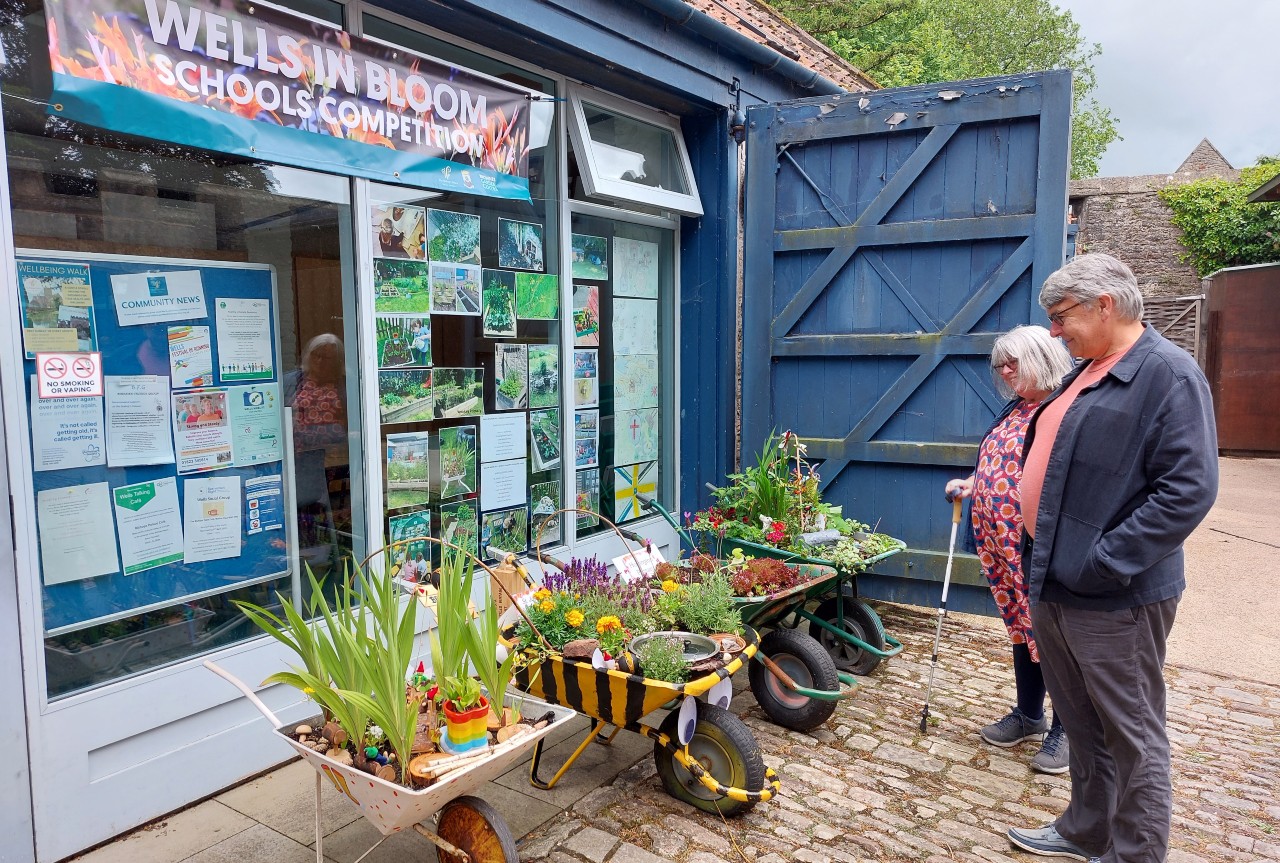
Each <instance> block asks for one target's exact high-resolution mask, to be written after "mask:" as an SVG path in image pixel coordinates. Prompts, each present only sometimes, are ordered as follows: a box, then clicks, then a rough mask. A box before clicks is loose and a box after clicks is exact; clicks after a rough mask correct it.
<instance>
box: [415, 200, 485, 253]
mask: <svg viewBox="0 0 1280 863" xmlns="http://www.w3.org/2000/svg"><path fill="white" fill-rule="evenodd" d="M427 256H428V257H429V258H430V259H431V262H432V263H442V264H443V263H448V264H474V265H475V266H480V217H479V216H472V215H469V214H467V213H455V212H453V211H452V210H427Z"/></svg>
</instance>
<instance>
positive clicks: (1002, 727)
mask: <svg viewBox="0 0 1280 863" xmlns="http://www.w3.org/2000/svg"><path fill="white" fill-rule="evenodd" d="M1048 730H1049V717H1048V715H1047V714H1046V715H1045V716H1041V717H1040V718H1039V719H1036V720H1031V719H1028V718H1027V715H1026V714H1025V713H1023V712H1022V711H1021V710H1019V709H1018V708H1016V707H1015V708H1013V710H1012V711H1011V712H1010V713H1009V715H1008V716H1006V717H1005V718H1004V719H1001V720H1000V721H999V722H993V723H991V724H990V725H988V726H987V727H986V728H984V729H982V730H981V731H979V732H978V734H980V735H981V736H982V739H983V740H985V741H987V742H988V743H990V744H991V745H992V746H999V747H1001V748H1002V749H1008V748H1009V747H1010V746H1017V745H1018V744H1019V743H1021V742H1022V741H1024V740H1030V739H1031V738H1032V737H1039V736H1040V735H1042V734H1044V733H1045V732H1046V731H1048Z"/></svg>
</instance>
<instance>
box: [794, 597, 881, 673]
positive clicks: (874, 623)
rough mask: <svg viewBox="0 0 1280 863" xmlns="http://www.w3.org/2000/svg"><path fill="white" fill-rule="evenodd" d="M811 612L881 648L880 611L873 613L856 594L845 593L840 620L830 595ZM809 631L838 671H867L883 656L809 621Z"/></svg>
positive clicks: (872, 668)
mask: <svg viewBox="0 0 1280 863" xmlns="http://www.w3.org/2000/svg"><path fill="white" fill-rule="evenodd" d="M814 616H816V617H817V618H819V619H820V620H825V621H827V623H830V624H831V625H832V626H834V627H837V628H840V629H843V630H844V631H845V632H847V633H849V634H850V635H852V636H854V637H855V638H859V639H861V640H863V641H865V642H866V643H867V644H869V645H871V646H872V647H874V648H876V649H878V650H884V646H885V636H884V624H882V623H881V622H880V615H878V614H876V613H875V611H874V610H873V609H872V608H871V606H869V605H867V604H866V603H865V602H863V601H862V600H860V599H858V598H857V597H856V596H852V595H851V594H849V593H847V592H846V593H845V596H844V620H843V621H840V620H838V619H837V617H836V600H835V599H834V598H832V599H828V600H824V601H823V602H822V603H821V604H819V605H818V608H817V610H816V611H815V612H814ZM842 624H843V625H842ZM809 634H810V635H812V636H813V637H814V638H816V639H817V640H818V643H819V644H821V645H822V646H823V648H825V649H826V651H827V653H828V654H829V655H830V656H831V658H832V659H833V660H834V661H835V664H836V668H838V669H840V670H841V671H847V672H849V673H851V674H861V675H866V674H870V673H871V672H872V671H875V669H876V666H877V665H879V664H880V660H881V659H883V658H884V657H882V656H878V655H876V654H874V653H872V652H871V651H869V650H863V649H862V648H861V647H859V646H858V645H856V644H854V643H852V642H850V641H849V640H847V639H844V638H841V637H840V636H838V635H836V634H835V633H834V632H829V631H827V630H825V629H823V628H822V627H821V626H818V624H816V623H810V624H809Z"/></svg>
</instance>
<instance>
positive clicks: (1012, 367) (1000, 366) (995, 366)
mask: <svg viewBox="0 0 1280 863" xmlns="http://www.w3.org/2000/svg"><path fill="white" fill-rule="evenodd" d="M1006 368H1008V369H1009V371H1011V372H1013V373H1015V374H1016V373H1017V371H1018V361H1017V360H1005V361H1004V362H1002V363H997V362H994V361H993V362H992V363H991V370H992V371H994V372H1002V371H1004V370H1005V369H1006Z"/></svg>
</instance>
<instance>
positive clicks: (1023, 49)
mask: <svg viewBox="0 0 1280 863" xmlns="http://www.w3.org/2000/svg"><path fill="white" fill-rule="evenodd" d="M774 5H775V6H777V8H778V9H779V10H780V11H781V12H782V13H783V14H785V15H787V16H788V17H790V18H791V19H792V20H793V21H795V22H796V23H797V24H799V25H800V26H801V27H803V28H804V29H806V30H808V31H809V32H810V33H812V34H813V35H814V36H816V37H817V38H818V39H820V40H822V41H823V42H824V43H826V44H827V45H828V46H829V47H831V48H832V49H833V50H834V51H836V52H837V53H838V54H840V55H841V56H842V57H844V58H845V59H847V60H848V61H849V62H851V63H852V64H853V65H855V66H857V67H858V68H859V69H861V70H862V71H864V72H866V73H867V74H868V75H870V76H871V77H873V78H874V79H875V80H876V81H877V82H878V83H879V84H880V85H881V86H884V87H905V86H909V85H911V84H930V83H936V82H941V81H956V80H963V79H966V78H983V77H988V76H991V75H1013V74H1017V73H1019V72H1033V71H1040V70H1045V69H1064V68H1065V69H1071V70H1072V72H1074V93H1073V97H1072V112H1071V117H1072V122H1071V176H1072V177H1073V178H1080V177H1091V176H1094V175H1095V174H1097V172H1098V161H1099V159H1101V157H1102V153H1103V151H1105V150H1106V148H1107V145H1108V144H1110V143H1111V142H1112V141H1114V140H1117V139H1118V138H1119V135H1118V133H1117V132H1116V118H1115V117H1114V116H1113V115H1112V113H1111V111H1110V110H1109V109H1107V108H1104V107H1103V106H1101V105H1099V104H1098V103H1097V101H1096V100H1095V99H1094V98H1093V93H1094V90H1095V89H1096V87H1097V76H1096V74H1095V72H1094V69H1093V63H1094V61H1095V60H1096V59H1097V57H1098V55H1099V54H1100V53H1101V51H1102V49H1101V47H1100V46H1099V45H1098V44H1097V43H1091V42H1089V41H1088V40H1086V39H1085V38H1084V36H1082V35H1081V33H1080V25H1079V24H1077V23H1076V22H1075V20H1074V19H1073V18H1072V17H1071V13H1070V12H1069V11H1067V10H1065V9H1059V8H1057V7H1056V6H1055V5H1054V4H1053V3H1052V2H1051V0H997V2H994V3H992V2H986V0H849V2H847V3H831V2H829V0H776V2H775V4H774Z"/></svg>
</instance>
